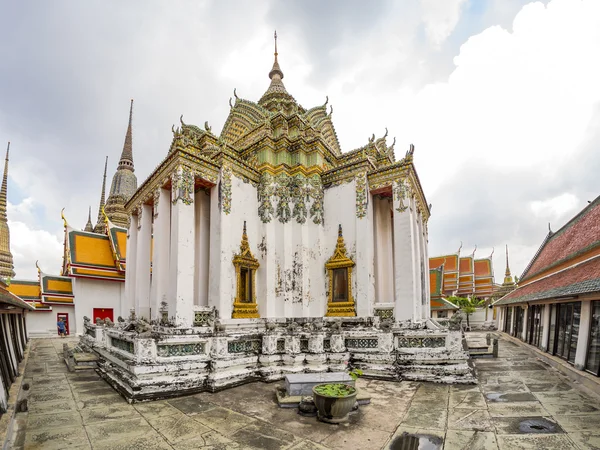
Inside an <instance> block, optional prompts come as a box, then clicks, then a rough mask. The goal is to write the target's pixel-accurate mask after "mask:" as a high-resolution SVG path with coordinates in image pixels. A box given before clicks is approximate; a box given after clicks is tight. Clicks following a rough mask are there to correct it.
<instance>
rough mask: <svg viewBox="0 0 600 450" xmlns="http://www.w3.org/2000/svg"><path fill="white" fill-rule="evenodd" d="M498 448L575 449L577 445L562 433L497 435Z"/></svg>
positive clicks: (530, 449) (512, 449)
mask: <svg viewBox="0 0 600 450" xmlns="http://www.w3.org/2000/svg"><path fill="white" fill-rule="evenodd" d="M496 439H497V441H498V447H499V448H500V450H532V449H535V450H546V449H557V450H558V449H560V450H576V449H577V447H575V445H574V444H573V442H571V440H570V439H569V438H568V437H567V436H566V435H564V434H537V435H535V436H534V435H530V434H529V435H525V434H520V435H500V434H499V435H497V436H496Z"/></svg>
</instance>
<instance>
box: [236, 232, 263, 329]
mask: <svg viewBox="0 0 600 450" xmlns="http://www.w3.org/2000/svg"><path fill="white" fill-rule="evenodd" d="M233 265H234V266H235V279H236V295H235V299H234V300H233V312H232V313H231V317H232V318H233V319H251V318H258V317H260V315H259V314H258V305H257V304H256V269H258V267H259V266H260V264H259V263H258V259H256V258H255V257H254V255H253V254H252V252H251V251H250V244H249V243H248V235H247V234H246V222H245V221H244V231H243V233H242V242H241V243H240V252H239V253H238V254H237V255H235V256H234V257H233Z"/></svg>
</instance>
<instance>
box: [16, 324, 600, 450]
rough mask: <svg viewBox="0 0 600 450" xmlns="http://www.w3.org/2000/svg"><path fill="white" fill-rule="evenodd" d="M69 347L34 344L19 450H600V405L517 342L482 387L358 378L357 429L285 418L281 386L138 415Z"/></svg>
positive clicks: (481, 369)
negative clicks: (72, 361)
mask: <svg viewBox="0 0 600 450" xmlns="http://www.w3.org/2000/svg"><path fill="white" fill-rule="evenodd" d="M472 337H473V338H477V337H478V336H477V335H473V336H472ZM65 341H66V339H59V338H56V339H34V340H32V341H31V344H30V345H31V350H30V357H29V361H28V364H27V367H26V369H25V382H27V383H29V384H30V386H31V388H30V395H29V412H27V413H19V414H18V415H17V418H18V420H17V428H16V432H15V435H14V441H13V443H12V447H11V448H15V449H28V450H29V449H61V450H62V449H67V448H69V449H90V448H93V449H111V450H120V449H122V450H125V449H140V450H141V449H143V450H153V449H181V450H183V449H268V450H271V449H273V450H279V449H290V450H291V449H293V450H309V449H310V450H315V449H327V448H330V449H365V450H369V449H380V448H386V449H394V448H398V449H399V448H417V447H416V446H412V447H409V446H403V447H401V444H400V439H399V438H401V436H402V434H403V433H405V432H407V433H417V434H424V435H428V436H430V440H431V441H432V442H444V443H443V448H444V449H478V450H479V449H500V450H504V449H511V450H514V449H547V448H550V449H600V401H599V400H598V398H597V397H596V396H594V395H593V394H590V393H587V392H584V390H582V389H581V388H580V387H578V386H577V385H574V384H573V383H571V382H570V381H568V380H567V379H566V378H565V377H564V376H562V375H560V374H559V373H558V372H557V371H555V370H554V369H552V368H549V367H548V366H546V365H545V364H543V363H542V362H540V361H539V360H537V359H536V357H535V356H534V354H533V353H532V352H530V351H529V350H528V349H527V348H526V347H525V346H522V345H517V344H514V343H512V342H509V341H506V340H501V341H500V353H499V358H498V359H478V360H476V361H475V365H476V367H477V371H478V378H479V380H480V384H479V385H478V386H446V385H437V384H431V383H417V382H402V383H392V382H383V381H375V380H365V379H359V380H358V385H359V386H360V387H361V388H362V389H364V390H366V391H367V392H369V393H370V394H371V397H372V401H371V404H370V405H368V406H364V407H361V409H360V410H359V412H358V413H356V414H354V415H353V416H351V420H350V423H349V424H346V425H328V424H324V423H320V422H317V420H316V418H313V417H302V416H300V415H298V414H297V413H296V411H295V410H289V409H280V408H279V407H278V406H277V404H276V400H275V389H276V387H278V386H281V385H282V383H281V382H280V383H272V384H265V383H252V384H248V385H245V386H240V387H237V388H234V389H230V390H227V391H223V392H219V393H216V394H210V393H203V394H198V395H193V396H188V397H181V398H176V399H171V400H167V401H157V402H150V403H138V404H134V405H130V404H128V403H127V402H126V401H125V400H124V399H123V398H121V397H120V396H119V395H118V394H117V393H116V392H115V391H113V390H112V389H111V388H110V387H109V386H108V385H107V384H106V383H105V382H104V381H103V380H102V379H101V378H99V377H98V375H96V373H95V372H94V371H85V372H84V373H69V372H68V371H67V369H66V366H65V365H64V363H63V361H62V344H63V343H64V342H65ZM440 448H441V447H440Z"/></svg>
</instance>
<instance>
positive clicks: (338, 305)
mask: <svg viewBox="0 0 600 450" xmlns="http://www.w3.org/2000/svg"><path fill="white" fill-rule="evenodd" d="M354 265H355V264H354V261H352V260H351V259H350V258H348V256H347V255H346V244H345V243H344V236H343V235H342V225H341V224H340V225H339V228H338V239H337V245H336V247H335V251H334V252H333V256H332V257H331V258H329V260H328V261H327V262H326V263H325V269H327V276H328V278H329V291H328V293H327V313H326V314H325V316H326V317H332V316H336V317H354V316H356V309H355V304H354V297H353V296H352V268H353V267H354ZM335 269H347V271H348V287H347V289H348V301H347V302H334V301H333V271H334V270H335Z"/></svg>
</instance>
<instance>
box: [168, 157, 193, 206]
mask: <svg viewBox="0 0 600 450" xmlns="http://www.w3.org/2000/svg"><path fill="white" fill-rule="evenodd" d="M178 201H181V202H182V203H183V204H184V205H191V204H193V203H194V173H193V171H192V170H191V169H190V168H189V167H186V166H179V167H177V170H176V171H175V172H173V173H172V174H171V202H172V203H173V204H174V205H175V204H176V203H177V202H178Z"/></svg>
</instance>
